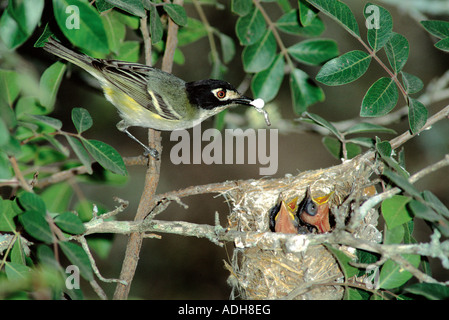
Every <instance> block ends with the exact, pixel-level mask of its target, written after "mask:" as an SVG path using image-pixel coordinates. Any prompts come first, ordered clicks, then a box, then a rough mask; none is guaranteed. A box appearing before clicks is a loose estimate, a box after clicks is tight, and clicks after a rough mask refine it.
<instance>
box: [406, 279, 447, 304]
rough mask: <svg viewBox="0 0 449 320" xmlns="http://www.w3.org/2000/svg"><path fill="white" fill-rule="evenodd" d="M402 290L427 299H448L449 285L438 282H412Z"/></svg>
mask: <svg viewBox="0 0 449 320" xmlns="http://www.w3.org/2000/svg"><path fill="white" fill-rule="evenodd" d="M404 290H405V291H406V292H410V293H412V294H416V295H420V296H423V297H425V298H426V299H429V300H447V299H449V287H448V286H445V285H442V284H439V283H414V284H412V285H410V286H407V287H406V288H405V289H404Z"/></svg>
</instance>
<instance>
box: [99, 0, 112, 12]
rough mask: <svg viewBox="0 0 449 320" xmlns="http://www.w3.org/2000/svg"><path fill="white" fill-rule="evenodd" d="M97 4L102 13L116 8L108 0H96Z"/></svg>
mask: <svg viewBox="0 0 449 320" xmlns="http://www.w3.org/2000/svg"><path fill="white" fill-rule="evenodd" d="M95 6H96V7H97V9H98V11H99V12H101V13H103V12H105V11H108V10H111V9H112V8H114V6H113V5H112V4H110V3H107V2H106V0H96V1H95Z"/></svg>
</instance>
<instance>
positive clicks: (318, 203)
mask: <svg viewBox="0 0 449 320" xmlns="http://www.w3.org/2000/svg"><path fill="white" fill-rule="evenodd" d="M332 194H333V192H331V193H330V194H328V195H326V196H323V197H318V198H315V199H314V198H312V197H311V196H309V195H306V197H307V198H306V199H305V200H304V201H303V205H302V206H301V207H300V211H299V212H298V216H299V217H300V219H301V220H302V221H303V222H305V223H307V224H308V225H311V226H314V227H316V228H317V229H318V232H319V233H325V232H329V231H330V230H331V226H330V223H329V199H330V197H331V195H332Z"/></svg>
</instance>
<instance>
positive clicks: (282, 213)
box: [274, 201, 298, 234]
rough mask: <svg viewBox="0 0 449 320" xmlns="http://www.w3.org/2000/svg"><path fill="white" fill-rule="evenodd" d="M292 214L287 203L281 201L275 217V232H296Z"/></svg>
mask: <svg viewBox="0 0 449 320" xmlns="http://www.w3.org/2000/svg"><path fill="white" fill-rule="evenodd" d="M294 219H295V218H294V216H293V214H292V213H291V211H290V210H289V208H288V205H287V204H285V201H282V203H281V208H280V209H279V213H278V214H277V215H276V218H275V227H274V231H275V232H282V233H294V234H296V233H298V229H297V228H296V227H295V225H294Z"/></svg>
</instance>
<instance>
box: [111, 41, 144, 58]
mask: <svg viewBox="0 0 449 320" xmlns="http://www.w3.org/2000/svg"><path fill="white" fill-rule="evenodd" d="M139 57H140V42H139V41H124V42H122V43H121V44H120V47H119V50H118V54H117V55H116V56H115V58H116V59H118V60H123V61H129V62H138V61H139Z"/></svg>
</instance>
